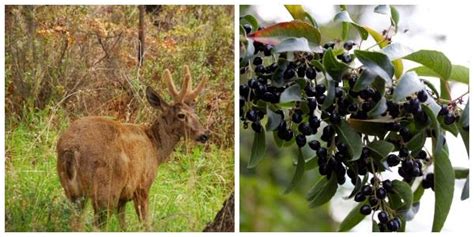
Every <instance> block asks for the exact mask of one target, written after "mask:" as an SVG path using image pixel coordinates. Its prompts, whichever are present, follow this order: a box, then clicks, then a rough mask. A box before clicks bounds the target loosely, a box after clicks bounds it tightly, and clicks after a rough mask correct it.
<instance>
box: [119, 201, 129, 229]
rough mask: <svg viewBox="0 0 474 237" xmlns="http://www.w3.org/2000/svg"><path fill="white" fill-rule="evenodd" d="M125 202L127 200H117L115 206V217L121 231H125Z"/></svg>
mask: <svg viewBox="0 0 474 237" xmlns="http://www.w3.org/2000/svg"><path fill="white" fill-rule="evenodd" d="M127 202H128V200H119V203H118V206H117V215H118V218H119V224H120V228H121V229H122V231H126V230H127V223H126V222H125V207H126V204H127Z"/></svg>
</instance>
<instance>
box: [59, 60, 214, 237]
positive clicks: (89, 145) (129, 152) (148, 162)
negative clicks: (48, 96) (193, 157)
mask: <svg viewBox="0 0 474 237" xmlns="http://www.w3.org/2000/svg"><path fill="white" fill-rule="evenodd" d="M162 79H163V80H164V82H165V84H166V86H167V88H168V91H169V93H170V95H171V97H172V100H173V101H172V102H170V103H167V102H166V101H165V100H163V98H162V97H161V95H160V94H158V93H157V92H155V91H154V90H153V89H152V88H151V87H150V86H148V87H147V88H146V93H145V94H146V100H147V101H148V104H149V105H151V107H152V108H153V111H156V113H154V119H153V121H152V122H151V123H147V124H132V123H121V122H117V121H114V120H112V119H109V118H105V117H99V116H88V117H83V118H80V119H78V120H76V121H74V122H72V123H71V125H70V126H69V128H67V129H66V130H65V131H64V132H63V133H62V134H61V136H60V138H59V140H58V143H57V146H56V151H57V167H56V168H57V172H58V175H59V179H60V183H61V186H62V187H63V189H64V192H65V194H66V197H67V199H68V200H69V201H70V202H71V203H72V208H73V210H74V211H73V213H74V214H73V216H71V220H70V225H71V229H73V230H81V229H82V228H83V224H82V219H83V214H84V209H85V206H86V203H87V201H88V200H91V202H92V206H93V210H94V220H93V226H94V228H95V229H100V230H101V229H103V228H104V227H105V223H106V222H107V218H109V217H110V215H111V214H113V213H115V212H116V214H117V215H118V219H119V226H120V227H121V228H122V229H123V230H125V229H126V221H125V206H126V204H127V202H129V201H132V200H133V204H134V207H135V211H136V214H137V216H138V219H139V221H140V223H142V225H143V227H144V228H145V229H147V230H149V229H150V223H149V220H148V219H149V217H148V215H149V213H148V193H149V191H150V187H151V185H152V183H153V181H154V179H155V177H156V173H157V168H158V166H159V165H160V164H161V163H163V162H166V161H167V160H168V159H169V156H170V155H171V153H172V152H173V150H174V148H175V146H176V145H177V144H178V142H179V141H180V140H181V138H186V140H191V139H192V140H194V141H196V142H199V143H206V141H207V140H208V138H209V131H208V130H207V129H205V128H204V127H203V125H202V124H201V122H200V121H199V119H198V116H197V114H196V113H195V111H194V105H195V100H196V98H197V96H198V95H199V94H200V93H201V91H202V90H203V89H204V86H205V84H206V83H207V77H201V80H200V82H199V84H198V85H197V86H196V87H195V89H192V78H191V73H190V70H189V67H188V66H184V79H183V82H182V86H181V90H180V91H178V90H177V88H176V86H175V84H174V82H173V79H172V76H171V72H170V71H169V70H168V69H165V70H164V72H163V74H162Z"/></svg>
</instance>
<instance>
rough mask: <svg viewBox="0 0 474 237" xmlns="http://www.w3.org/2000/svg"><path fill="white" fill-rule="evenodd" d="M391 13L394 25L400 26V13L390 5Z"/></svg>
mask: <svg viewBox="0 0 474 237" xmlns="http://www.w3.org/2000/svg"><path fill="white" fill-rule="evenodd" d="M390 15H391V16H392V20H393V23H394V24H393V25H394V26H395V27H396V28H398V22H399V21H400V14H399V13H398V10H397V9H396V8H395V7H394V6H390Z"/></svg>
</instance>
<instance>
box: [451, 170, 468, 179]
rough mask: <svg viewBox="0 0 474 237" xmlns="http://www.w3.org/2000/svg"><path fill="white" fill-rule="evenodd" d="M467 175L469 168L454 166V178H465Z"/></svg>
mask: <svg viewBox="0 0 474 237" xmlns="http://www.w3.org/2000/svg"><path fill="white" fill-rule="evenodd" d="M468 176H469V169H467V168H454V177H455V178H456V179H466V178H467V177H468Z"/></svg>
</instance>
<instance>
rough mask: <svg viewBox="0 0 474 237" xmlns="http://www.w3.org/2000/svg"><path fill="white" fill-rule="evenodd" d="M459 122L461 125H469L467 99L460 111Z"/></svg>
mask: <svg viewBox="0 0 474 237" xmlns="http://www.w3.org/2000/svg"><path fill="white" fill-rule="evenodd" d="M459 122H460V123H461V125H462V126H463V127H469V100H468V101H467V103H466V106H465V107H464V110H463V111H462V114H461V119H460V120H459Z"/></svg>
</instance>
